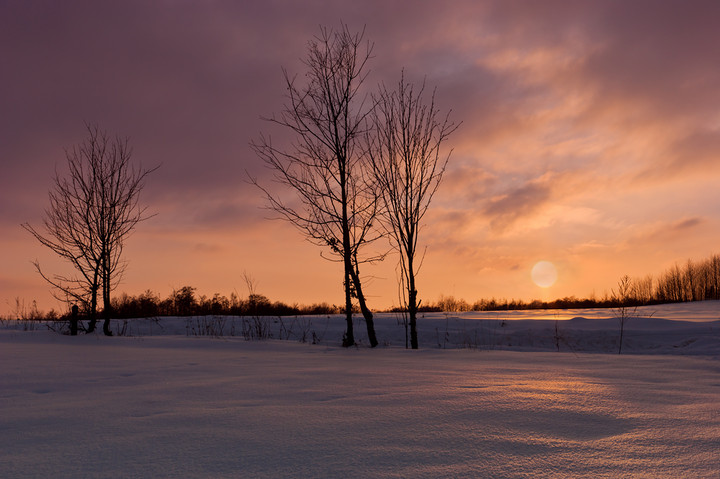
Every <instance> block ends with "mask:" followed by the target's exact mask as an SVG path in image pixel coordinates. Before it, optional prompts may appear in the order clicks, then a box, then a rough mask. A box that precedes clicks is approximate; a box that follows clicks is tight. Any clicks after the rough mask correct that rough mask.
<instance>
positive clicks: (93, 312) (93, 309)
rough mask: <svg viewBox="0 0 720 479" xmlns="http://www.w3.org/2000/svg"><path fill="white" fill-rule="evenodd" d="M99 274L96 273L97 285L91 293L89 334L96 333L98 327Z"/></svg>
mask: <svg viewBox="0 0 720 479" xmlns="http://www.w3.org/2000/svg"><path fill="white" fill-rule="evenodd" d="M97 279H98V272H97V271H95V277H94V280H95V284H94V285H93V287H92V291H91V292H90V322H89V323H88V329H87V334H90V333H94V332H95V327H96V326H97V304H98V300H97V294H98V283H97Z"/></svg>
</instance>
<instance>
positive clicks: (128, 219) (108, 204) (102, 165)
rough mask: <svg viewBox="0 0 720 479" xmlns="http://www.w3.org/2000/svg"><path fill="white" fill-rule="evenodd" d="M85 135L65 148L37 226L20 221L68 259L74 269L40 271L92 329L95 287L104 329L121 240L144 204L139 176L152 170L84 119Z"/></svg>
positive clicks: (116, 279)
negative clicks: (63, 170) (63, 171)
mask: <svg viewBox="0 0 720 479" xmlns="http://www.w3.org/2000/svg"><path fill="white" fill-rule="evenodd" d="M86 127H87V131H88V137H87V138H86V139H85V140H84V141H83V142H82V143H80V144H79V145H76V146H75V147H73V148H72V149H70V150H67V151H66V152H65V156H66V159H67V166H68V176H67V177H60V175H59V174H58V173H57V172H56V174H55V178H54V188H53V189H52V190H51V191H50V193H49V198H50V206H49V208H48V209H46V210H45V217H44V218H43V225H42V229H41V230H37V229H35V228H34V227H33V226H31V225H30V224H28V223H25V224H23V225H22V226H23V227H24V228H25V229H26V230H27V231H29V232H30V233H31V234H32V235H33V236H34V237H35V238H36V239H37V240H38V241H39V242H40V243H41V244H42V245H44V246H46V247H48V248H49V249H50V250H52V251H53V252H54V253H55V254H57V255H58V256H60V257H61V258H63V259H65V260H67V261H68V262H70V264H71V265H72V266H73V268H74V270H75V273H74V275H71V276H66V275H52V276H48V275H46V274H45V273H44V272H43V271H42V269H41V268H40V264H39V262H37V261H35V263H34V264H35V267H36V269H37V271H38V272H39V273H40V275H41V276H42V277H43V278H44V279H45V280H46V281H48V283H50V284H51V285H52V286H53V287H54V288H55V293H54V294H55V297H56V298H57V299H59V300H64V301H66V302H68V303H73V302H80V303H81V304H82V305H83V306H84V309H85V311H86V312H87V313H88V314H89V316H90V325H89V331H90V332H92V331H93V330H94V329H95V324H96V320H97V306H98V293H100V294H101V295H102V300H103V316H104V318H105V322H104V325H103V331H104V332H105V334H108V335H110V334H111V333H110V329H109V326H110V322H109V319H110V316H111V314H112V305H111V298H110V296H111V292H112V291H113V290H114V289H115V287H116V286H117V284H118V282H119V281H120V278H121V277H122V274H123V271H124V269H125V263H124V262H123V261H121V257H122V251H123V246H124V244H125V240H126V239H127V237H128V235H129V234H130V233H131V232H132V231H133V229H134V228H135V226H136V225H137V223H138V222H140V221H141V220H143V219H145V218H146V216H145V211H146V208H144V207H141V206H140V204H139V195H140V191H141V190H142V188H143V186H144V180H145V177H146V176H147V175H148V174H149V173H151V172H152V171H154V170H155V169H157V167H156V168H153V169H143V168H141V167H135V166H133V164H132V163H131V161H130V158H131V155H132V150H131V148H130V146H129V144H128V140H127V139H122V138H119V137H115V138H110V137H109V136H108V135H107V133H105V132H104V131H101V130H100V129H99V127H98V126H96V125H87V126H86Z"/></svg>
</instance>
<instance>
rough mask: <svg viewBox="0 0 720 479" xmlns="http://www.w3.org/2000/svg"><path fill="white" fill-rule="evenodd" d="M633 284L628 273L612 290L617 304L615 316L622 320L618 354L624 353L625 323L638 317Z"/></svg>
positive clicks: (613, 298) (614, 301) (613, 299)
mask: <svg viewBox="0 0 720 479" xmlns="http://www.w3.org/2000/svg"><path fill="white" fill-rule="evenodd" d="M632 293H633V284H632V281H631V280H630V277H629V276H628V275H625V276H623V277H622V278H620V280H619V281H618V287H617V290H613V291H612V301H613V303H614V304H615V308H614V312H615V317H616V318H617V319H618V320H619V321H620V340H619V342H618V354H621V353H622V346H623V335H624V333H625V324H626V323H627V321H628V320H629V319H630V318H634V317H637V306H634V305H633V302H634V298H633V294H632Z"/></svg>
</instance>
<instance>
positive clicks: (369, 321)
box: [352, 261, 378, 348]
mask: <svg viewBox="0 0 720 479" xmlns="http://www.w3.org/2000/svg"><path fill="white" fill-rule="evenodd" d="M352 273H353V274H352V279H353V284H354V285H355V294H356V295H357V299H358V303H360V310H361V311H362V314H363V317H364V318H365V324H366V325H367V332H368V340H369V341H370V347H371V348H374V347H375V346H377V345H378V340H377V336H375V321H374V319H373V314H372V311H370V309H369V308H368V307H367V304H366V303H365V295H364V294H363V292H362V286H361V285H360V274H359V272H358V270H357V261H356V263H355V267H354V268H353V270H352Z"/></svg>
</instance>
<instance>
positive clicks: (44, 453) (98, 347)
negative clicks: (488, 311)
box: [0, 329, 720, 478]
mask: <svg viewBox="0 0 720 479" xmlns="http://www.w3.org/2000/svg"><path fill="white" fill-rule="evenodd" d="M0 360H1V361H2V365H3V366H2V369H1V370H0V384H1V385H2V387H1V389H0V411H2V414H0V431H2V434H0V443H1V444H0V464H1V465H2V466H1V469H2V471H3V472H2V476H3V477H6V478H23V477H28V478H29V477H56V478H70V477H73V478H76V477H99V478H105V477H107V478H110V477H113V478H115V477H128V478H132V477H188V478H211V477H212V478H222V477H228V478H230V477H257V478H277V477H297V478H300V477H304V478H305V477H328V478H333V477H346V478H348V477H350V478H354V477H358V478H360V477H363V478H367V477H388V478H391V477H392V478H395V477H397V478H400V477H418V478H436V477H501V478H502V477H507V478H521V477H568V478H569V477H653V478H661V477H695V478H704V477H707V478H716V477H718V476H719V475H720V456H718V453H717V451H718V450H720V363H718V359H717V357H714V356H691V357H688V356H678V355H637V354H632V355H617V354H595V353H589V354H588V353H583V354H577V353H572V352H569V353H552V352H516V351H499V350H491V351H488V350H466V349H465V350H464V349H454V350H441V349H437V348H434V349H430V348H426V349H421V350H419V351H406V350H404V349H402V348H387V347H385V348H380V349H375V350H370V349H366V348H358V349H356V348H352V349H342V348H337V347H330V346H327V345H314V346H313V345H309V344H302V343H299V342H297V341H276V340H270V341H245V340H243V339H242V338H239V337H229V338H228V337H225V338H219V339H218V338H209V337H187V336H184V335H166V336H152V337H149V336H138V337H120V338H119V337H112V338H105V337H102V336H95V335H90V336H78V337H68V336H62V335H58V334H56V333H52V332H46V331H28V332H24V331H17V330H8V329H6V330H0Z"/></svg>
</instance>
